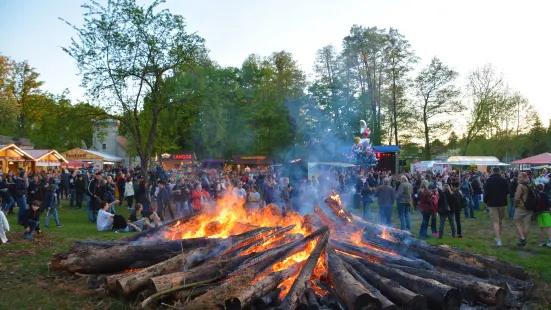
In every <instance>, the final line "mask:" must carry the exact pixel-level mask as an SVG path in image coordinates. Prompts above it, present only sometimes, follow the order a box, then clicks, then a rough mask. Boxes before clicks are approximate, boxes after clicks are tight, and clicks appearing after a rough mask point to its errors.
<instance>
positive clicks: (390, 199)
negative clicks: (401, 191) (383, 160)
mask: <svg viewBox="0 0 551 310" xmlns="http://www.w3.org/2000/svg"><path fill="white" fill-rule="evenodd" d="M375 196H377V198H378V203H379V219H380V220H379V221H380V224H381V225H385V226H391V224H392V223H391V219H392V208H393V207H394V202H395V201H396V192H395V191H394V188H392V186H390V180H389V179H388V178H384V179H383V185H380V186H378V187H377V188H376V190H375Z"/></svg>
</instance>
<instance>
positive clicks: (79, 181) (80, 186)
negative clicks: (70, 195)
mask: <svg viewBox="0 0 551 310" xmlns="http://www.w3.org/2000/svg"><path fill="white" fill-rule="evenodd" d="M78 172H80V171H77V177H76V179H75V195H76V199H77V208H79V209H82V200H83V199H84V194H85V193H86V183H85V182H84V179H83V178H82V174H80V173H78Z"/></svg>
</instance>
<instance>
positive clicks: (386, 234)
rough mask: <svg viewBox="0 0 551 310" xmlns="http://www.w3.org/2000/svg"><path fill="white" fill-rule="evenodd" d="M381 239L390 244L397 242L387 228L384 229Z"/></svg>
mask: <svg viewBox="0 0 551 310" xmlns="http://www.w3.org/2000/svg"><path fill="white" fill-rule="evenodd" d="M379 237H380V238H381V239H385V240H387V241H390V242H396V239H395V238H394V237H392V236H391V235H390V234H389V233H388V231H386V227H384V228H383V232H382V233H381V234H380V235H379Z"/></svg>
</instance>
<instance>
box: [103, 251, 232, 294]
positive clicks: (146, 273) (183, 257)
mask: <svg viewBox="0 0 551 310" xmlns="http://www.w3.org/2000/svg"><path fill="white" fill-rule="evenodd" d="M222 250H223V248H222V247H220V246H218V245H208V246H205V247H202V248H198V249H194V250H190V251H186V252H184V253H182V254H179V255H176V256H174V257H172V258H171V259H168V260H166V261H163V262H160V263H158V264H156V265H153V266H151V267H148V268H146V269H142V270H140V271H136V272H132V273H129V274H124V276H123V277H120V276H119V275H115V276H110V277H107V281H110V280H111V279H110V278H111V277H116V278H118V279H117V280H116V289H117V291H118V292H119V293H121V294H122V295H124V296H130V295H132V294H135V293H138V292H140V291H141V290H144V289H146V288H147V282H148V281H149V279H151V278H153V277H156V276H160V275H163V274H168V273H172V272H176V271H180V270H187V269H190V268H193V267H195V266H197V265H198V264H201V263H203V262H205V261H207V260H209V259H210V258H212V257H213V256H214V255H216V254H218V253H220V251H222Z"/></svg>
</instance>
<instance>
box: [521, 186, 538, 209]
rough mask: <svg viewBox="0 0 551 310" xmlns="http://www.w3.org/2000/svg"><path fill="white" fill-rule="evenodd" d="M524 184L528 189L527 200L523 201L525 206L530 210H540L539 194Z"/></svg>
mask: <svg viewBox="0 0 551 310" xmlns="http://www.w3.org/2000/svg"><path fill="white" fill-rule="evenodd" d="M522 185H523V186H525V187H526V189H527V190H528V193H527V194H526V201H523V202H524V208H525V209H526V210H528V211H538V194H537V193H536V192H535V191H534V190H533V189H532V188H531V187H530V186H527V185H525V184H522Z"/></svg>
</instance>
